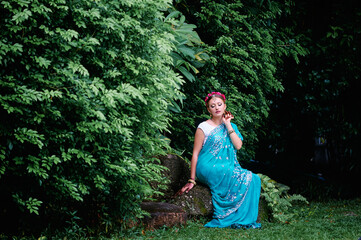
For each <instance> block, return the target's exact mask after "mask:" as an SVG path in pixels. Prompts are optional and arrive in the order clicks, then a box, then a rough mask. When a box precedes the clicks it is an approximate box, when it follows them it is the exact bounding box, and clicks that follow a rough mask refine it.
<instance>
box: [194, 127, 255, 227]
mask: <svg viewBox="0 0 361 240" xmlns="http://www.w3.org/2000/svg"><path fill="white" fill-rule="evenodd" d="M232 127H233V129H234V130H235V132H236V134H237V135H238V136H239V137H240V138H241V139H242V140H243V137H242V135H241V133H240V132H239V131H238V128H237V126H236V125H235V124H233V123H232ZM233 134H234V133H233ZM196 176H197V179H198V180H199V181H201V182H203V183H204V184H206V185H208V186H209V188H210V189H211V193H212V203H213V219H212V220H211V221H210V222H208V223H207V224H206V225H205V227H219V228H223V227H232V228H260V227H261V224H260V223H256V220H257V216H258V203H259V197H260V193H261V180H260V178H259V177H258V175H256V174H254V173H252V172H251V171H248V170H246V169H243V168H242V167H241V166H240V164H239V163H238V160H237V155H236V149H235V148H234V146H233V144H232V141H231V139H230V136H229V135H228V132H227V128H226V127H225V125H224V124H221V125H219V126H217V127H216V128H215V129H213V130H212V131H211V132H210V134H209V136H208V138H207V140H206V142H205V143H204V145H203V148H202V149H201V151H200V153H199V156H198V161H197V168H196Z"/></svg>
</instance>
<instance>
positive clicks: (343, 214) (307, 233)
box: [104, 199, 361, 240]
mask: <svg viewBox="0 0 361 240" xmlns="http://www.w3.org/2000/svg"><path fill="white" fill-rule="evenodd" d="M293 211H294V213H295V217H294V218H293V220H292V221H290V222H289V223H274V222H262V228H261V229H248V230H242V229H241V230H240V229H238V230H236V229H210V228H204V227H203V225H204V224H205V223H206V222H207V220H206V219H201V220H189V221H188V224H187V226H182V227H172V228H167V227H164V228H162V229H157V230H153V231H151V230H144V229H140V228H136V229H131V230H128V231H127V232H123V233H118V234H114V235H113V236H112V237H111V238H110V239H192V240H193V239H202V240H206V239H222V240H226V239H312V240H314V239H327V240H329V239H352V240H358V239H359V238H360V237H361V199H354V200H348V201H346V200H343V201H330V202H327V203H321V202H312V203H310V204H309V205H299V206H295V207H294V209H293ZM104 239H105V238H104Z"/></svg>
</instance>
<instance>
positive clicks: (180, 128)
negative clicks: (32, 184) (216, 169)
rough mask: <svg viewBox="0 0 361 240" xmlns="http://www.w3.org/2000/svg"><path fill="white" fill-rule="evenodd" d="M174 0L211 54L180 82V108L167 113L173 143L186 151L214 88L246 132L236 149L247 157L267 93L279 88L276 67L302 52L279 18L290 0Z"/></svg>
mask: <svg viewBox="0 0 361 240" xmlns="http://www.w3.org/2000/svg"><path fill="white" fill-rule="evenodd" d="M177 2H178V4H177V5H176V7H177V8H178V9H180V11H182V12H183V13H184V14H185V15H186V17H187V19H190V21H194V22H197V26H198V28H197V29H198V30H197V31H198V33H199V35H200V37H201V39H202V40H203V41H204V42H205V44H206V46H205V48H206V52H207V53H208V54H209V56H210V59H209V60H208V61H207V63H206V64H205V66H204V67H203V68H202V69H201V71H200V73H199V74H197V75H196V78H195V81H194V82H190V81H187V82H186V83H185V84H184V86H183V89H184V90H183V92H184V93H185V95H186V99H185V100H184V105H183V106H184V108H183V111H182V113H180V114H175V115H174V116H173V118H172V121H173V124H172V137H171V139H172V141H173V142H172V144H173V145H172V146H174V147H176V148H177V149H179V150H186V152H187V153H190V152H191V149H192V142H193V141H192V140H193V136H194V132H195V131H194V130H195V127H196V125H197V123H199V122H200V121H202V120H204V119H206V118H208V112H207V110H206V108H205V106H204V101H203V99H204V96H205V95H206V94H207V93H209V92H211V91H214V90H217V91H220V92H223V93H225V94H226V96H227V97H228V99H227V107H228V110H230V111H231V112H232V113H233V114H234V116H235V119H234V122H235V123H236V124H237V125H238V127H239V128H240V130H241V132H242V134H243V135H244V137H245V142H246V144H244V150H245V151H241V154H242V155H243V158H245V159H249V158H250V157H252V156H253V155H254V151H255V148H256V143H257V141H258V135H259V134H260V133H262V129H261V126H262V124H263V122H264V119H265V118H266V117H267V116H268V111H269V105H270V96H272V95H273V94H276V93H277V92H279V91H283V86H282V83H281V79H280V78H279V74H278V72H277V68H278V67H282V63H283V60H284V58H285V57H289V56H290V57H293V58H294V59H295V60H296V61H298V56H299V55H304V54H305V53H306V52H305V50H304V49H303V48H302V47H300V45H299V44H298V43H297V41H295V39H293V34H292V32H291V31H289V30H288V29H282V28H281V27H280V24H279V21H280V19H281V17H282V16H283V15H284V14H287V12H288V11H289V10H290V2H289V1H286V4H284V3H279V2H276V1H268V2H269V4H268V3H265V2H264V3H263V4H261V3H259V2H258V1H251V0H249V1H239V0H238V1H214V0H206V1H202V2H201V3H198V2H189V1H177ZM280 71H281V70H280ZM185 137H186V140H184V138H185Z"/></svg>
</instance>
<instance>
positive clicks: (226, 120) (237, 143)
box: [222, 112, 243, 150]
mask: <svg viewBox="0 0 361 240" xmlns="http://www.w3.org/2000/svg"><path fill="white" fill-rule="evenodd" d="M233 118H234V116H233V115H232V114H231V113H230V112H226V114H225V116H224V117H223V119H222V120H223V123H224V124H225V125H226V128H227V131H228V134H229V137H230V138H231V140H232V143H233V146H234V147H235V148H236V149H237V150H239V149H241V147H242V144H243V142H242V139H240V138H239V137H238V135H237V133H236V132H235V130H234V129H233V127H232V124H231V120H232V119H233Z"/></svg>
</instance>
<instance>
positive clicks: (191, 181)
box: [188, 179, 197, 186]
mask: <svg viewBox="0 0 361 240" xmlns="http://www.w3.org/2000/svg"><path fill="white" fill-rule="evenodd" d="M188 182H189V183H193V184H194V186H195V185H197V183H196V181H194V180H193V179H189V180H188Z"/></svg>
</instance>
